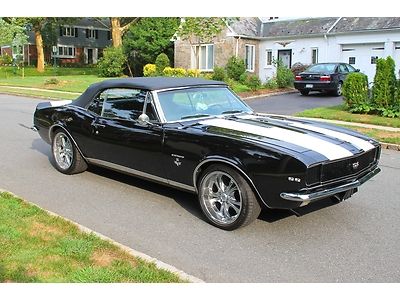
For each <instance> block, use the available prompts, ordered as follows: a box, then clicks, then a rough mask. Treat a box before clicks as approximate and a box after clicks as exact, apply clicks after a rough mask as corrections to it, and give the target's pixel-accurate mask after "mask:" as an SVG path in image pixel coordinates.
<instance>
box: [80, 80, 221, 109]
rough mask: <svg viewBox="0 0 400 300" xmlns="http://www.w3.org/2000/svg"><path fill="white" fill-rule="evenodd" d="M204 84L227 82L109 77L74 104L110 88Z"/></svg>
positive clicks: (90, 88) (81, 104) (154, 87)
mask: <svg viewBox="0 0 400 300" xmlns="http://www.w3.org/2000/svg"><path fill="white" fill-rule="evenodd" d="M204 85H223V86H226V83H225V82H222V81H215V80H206V79H202V78H189V77H185V78H174V77H129V78H119V79H108V80H104V81H101V82H98V83H94V84H92V85H91V86H89V87H88V88H87V90H86V91H85V92H83V94H82V95H81V96H79V97H78V98H77V99H76V100H75V101H74V105H77V106H82V107H84V106H86V104H88V102H89V101H90V100H91V99H93V97H94V96H95V95H96V94H97V93H98V92H99V91H101V90H104V89H108V88H136V89H143V90H149V91H154V90H162V89H169V88H177V87H186V86H204Z"/></svg>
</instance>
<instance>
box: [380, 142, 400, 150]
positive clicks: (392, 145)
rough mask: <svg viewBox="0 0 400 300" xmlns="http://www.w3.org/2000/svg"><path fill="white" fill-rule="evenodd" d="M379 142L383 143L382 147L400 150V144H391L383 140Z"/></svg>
mask: <svg viewBox="0 0 400 300" xmlns="http://www.w3.org/2000/svg"><path fill="white" fill-rule="evenodd" d="M379 144H381V146H382V149H388V150H394V151H400V145H397V144H390V143H383V142H379Z"/></svg>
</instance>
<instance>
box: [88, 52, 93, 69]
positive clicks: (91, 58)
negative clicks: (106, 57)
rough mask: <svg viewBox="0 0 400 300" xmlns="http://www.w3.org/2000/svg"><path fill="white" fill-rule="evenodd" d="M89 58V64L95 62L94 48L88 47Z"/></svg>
mask: <svg viewBox="0 0 400 300" xmlns="http://www.w3.org/2000/svg"><path fill="white" fill-rule="evenodd" d="M87 60H88V62H87V63H88V64H89V65H92V64H93V49H91V48H89V49H87Z"/></svg>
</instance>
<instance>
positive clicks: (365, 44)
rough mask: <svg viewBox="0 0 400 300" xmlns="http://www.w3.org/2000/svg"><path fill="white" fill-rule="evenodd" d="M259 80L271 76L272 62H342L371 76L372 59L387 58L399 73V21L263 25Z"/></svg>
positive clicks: (319, 20)
mask: <svg viewBox="0 0 400 300" xmlns="http://www.w3.org/2000/svg"><path fill="white" fill-rule="evenodd" d="M261 26H262V28H261V35H262V37H261V40H260V44H259V47H260V57H259V60H260V63H259V76H260V78H261V80H262V81H266V80H268V79H269V78H271V77H272V76H273V75H274V74H275V67H274V66H273V63H272V62H273V60H274V59H281V60H282V61H283V62H284V63H285V64H286V65H287V66H289V67H291V66H292V65H293V64H294V63H296V62H300V63H303V64H312V63H317V62H346V63H349V64H351V65H353V66H354V67H355V68H357V69H360V71H361V72H363V73H365V74H366V75H368V79H369V81H372V80H373V77H374V75H375V63H376V59H377V58H380V57H387V56H389V55H390V56H391V57H392V58H393V59H394V60H395V62H396V71H397V72H398V71H399V69H400V18H378V17H376V18H349V17H341V18H308V19H293V20H271V21H264V22H263V23H262V25H261Z"/></svg>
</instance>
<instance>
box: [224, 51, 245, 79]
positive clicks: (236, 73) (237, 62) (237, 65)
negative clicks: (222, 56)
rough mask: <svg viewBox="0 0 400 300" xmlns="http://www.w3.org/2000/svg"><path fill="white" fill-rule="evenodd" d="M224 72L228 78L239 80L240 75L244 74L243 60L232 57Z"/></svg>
mask: <svg viewBox="0 0 400 300" xmlns="http://www.w3.org/2000/svg"><path fill="white" fill-rule="evenodd" d="M226 72H227V74H228V77H229V78H232V79H234V80H236V81H239V80H240V75H242V74H243V73H245V72H246V65H245V63H244V60H243V59H240V58H237V57H235V56H232V57H230V58H229V60H228V63H227V64H226Z"/></svg>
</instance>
